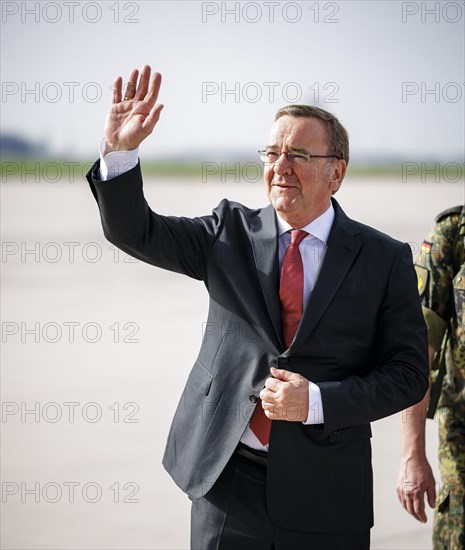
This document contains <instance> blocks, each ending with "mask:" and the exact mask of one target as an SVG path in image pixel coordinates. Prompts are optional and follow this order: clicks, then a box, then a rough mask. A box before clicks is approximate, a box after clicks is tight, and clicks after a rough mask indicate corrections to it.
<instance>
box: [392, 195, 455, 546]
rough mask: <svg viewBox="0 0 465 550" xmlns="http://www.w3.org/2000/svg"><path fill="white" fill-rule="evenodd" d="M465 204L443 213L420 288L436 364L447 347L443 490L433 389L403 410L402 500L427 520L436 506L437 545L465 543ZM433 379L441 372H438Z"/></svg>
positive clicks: (419, 264) (427, 248)
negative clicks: (432, 453)
mask: <svg viewBox="0 0 465 550" xmlns="http://www.w3.org/2000/svg"><path fill="white" fill-rule="evenodd" d="M464 240H465V207H462V206H460V207H456V208H451V209H449V210H446V211H445V212H442V213H441V214H440V215H439V216H438V217H437V218H436V225H435V226H434V228H433V230H432V232H431V233H430V235H429V236H428V239H427V240H426V241H424V242H423V243H422V246H421V251H420V254H419V255H418V257H417V259H416V265H415V268H416V271H417V276H418V289H419V292H420V295H421V299H422V306H423V313H424V315H425V320H426V323H427V326H428V343H429V354H430V365H432V364H433V357H434V355H435V352H437V351H438V350H439V349H440V348H441V345H442V346H444V349H445V374H444V378H443V381H442V386H441V393H440V398H439V403H438V410H437V414H436V418H437V419H438V423H439V466H440V472H441V481H442V484H441V489H440V491H439V492H438V495H437V498H435V497H436V492H435V480H434V477H433V474H432V471H431V468H430V465H429V463H428V461H427V458H426V455H425V417H426V408H427V405H428V399H429V392H428V393H427V395H426V396H425V398H424V399H423V401H422V402H421V403H419V404H417V405H415V406H414V407H411V408H410V409H408V410H407V411H404V413H403V415H402V422H401V431H402V458H401V467H400V472H399V479H398V485H397V493H398V496H399V500H400V501H401V503H402V504H403V506H404V507H405V508H406V509H407V511H408V512H410V513H411V514H412V515H413V516H414V517H416V518H417V519H418V520H419V521H422V522H425V521H426V514H425V505H424V496H425V493H426V495H427V498H428V502H429V504H430V506H434V504H436V507H435V517H434V532H433V547H434V550H446V549H447V550H460V549H465V525H464V524H465V519H464V515H465V514H464V506H465V331H464V329H465V252H464ZM431 374H432V376H431V378H432V384H433V385H434V381H435V378H436V376H437V374H438V373H437V372H435V371H434V369H433V371H432V373H431Z"/></svg>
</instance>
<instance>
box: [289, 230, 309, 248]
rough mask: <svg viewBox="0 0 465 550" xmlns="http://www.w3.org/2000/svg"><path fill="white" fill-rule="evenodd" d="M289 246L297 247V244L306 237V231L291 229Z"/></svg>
mask: <svg viewBox="0 0 465 550" xmlns="http://www.w3.org/2000/svg"><path fill="white" fill-rule="evenodd" d="M290 233H291V245H295V246H299V244H300V243H301V242H302V241H303V240H304V239H305V237H306V236H307V235H308V233H307V232H306V231H302V229H291V231H290Z"/></svg>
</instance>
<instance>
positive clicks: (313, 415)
mask: <svg viewBox="0 0 465 550" xmlns="http://www.w3.org/2000/svg"><path fill="white" fill-rule="evenodd" d="M308 402H309V403H310V406H309V408H308V416H307V420H306V422H304V424H305V425H309V424H324V421H325V417H324V415H323V402H322V400H321V391H320V388H319V387H318V386H317V385H316V384H314V383H313V382H310V381H309V382H308Z"/></svg>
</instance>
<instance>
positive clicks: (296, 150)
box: [266, 145, 311, 155]
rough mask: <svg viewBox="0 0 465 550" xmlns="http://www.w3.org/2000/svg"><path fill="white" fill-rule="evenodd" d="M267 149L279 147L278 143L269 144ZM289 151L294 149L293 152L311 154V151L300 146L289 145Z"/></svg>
mask: <svg viewBox="0 0 465 550" xmlns="http://www.w3.org/2000/svg"><path fill="white" fill-rule="evenodd" d="M266 148H267V149H277V148H278V145H267V146H266ZM289 151H292V152H293V153H306V154H307V155H310V154H311V153H310V151H307V149H300V148H299V147H289Z"/></svg>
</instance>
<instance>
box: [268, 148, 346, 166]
mask: <svg viewBox="0 0 465 550" xmlns="http://www.w3.org/2000/svg"><path fill="white" fill-rule="evenodd" d="M278 153H279V154H278ZM258 154H259V155H260V160H261V161H262V162H264V163H265V164H276V163H277V162H278V161H279V159H280V158H281V155H285V156H286V159H287V160H288V162H290V163H292V162H293V157H296V156H298V157H304V158H305V159H307V164H309V163H310V160H311V159H312V158H318V159H331V158H335V159H337V160H342V159H341V157H339V156H338V155H312V154H311V153H292V152H287V151H276V154H278V158H277V159H276V160H273V161H266V160H263V159H262V158H261V157H262V156H265V154H266V149H259V150H258ZM289 156H290V157H291V158H289Z"/></svg>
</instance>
